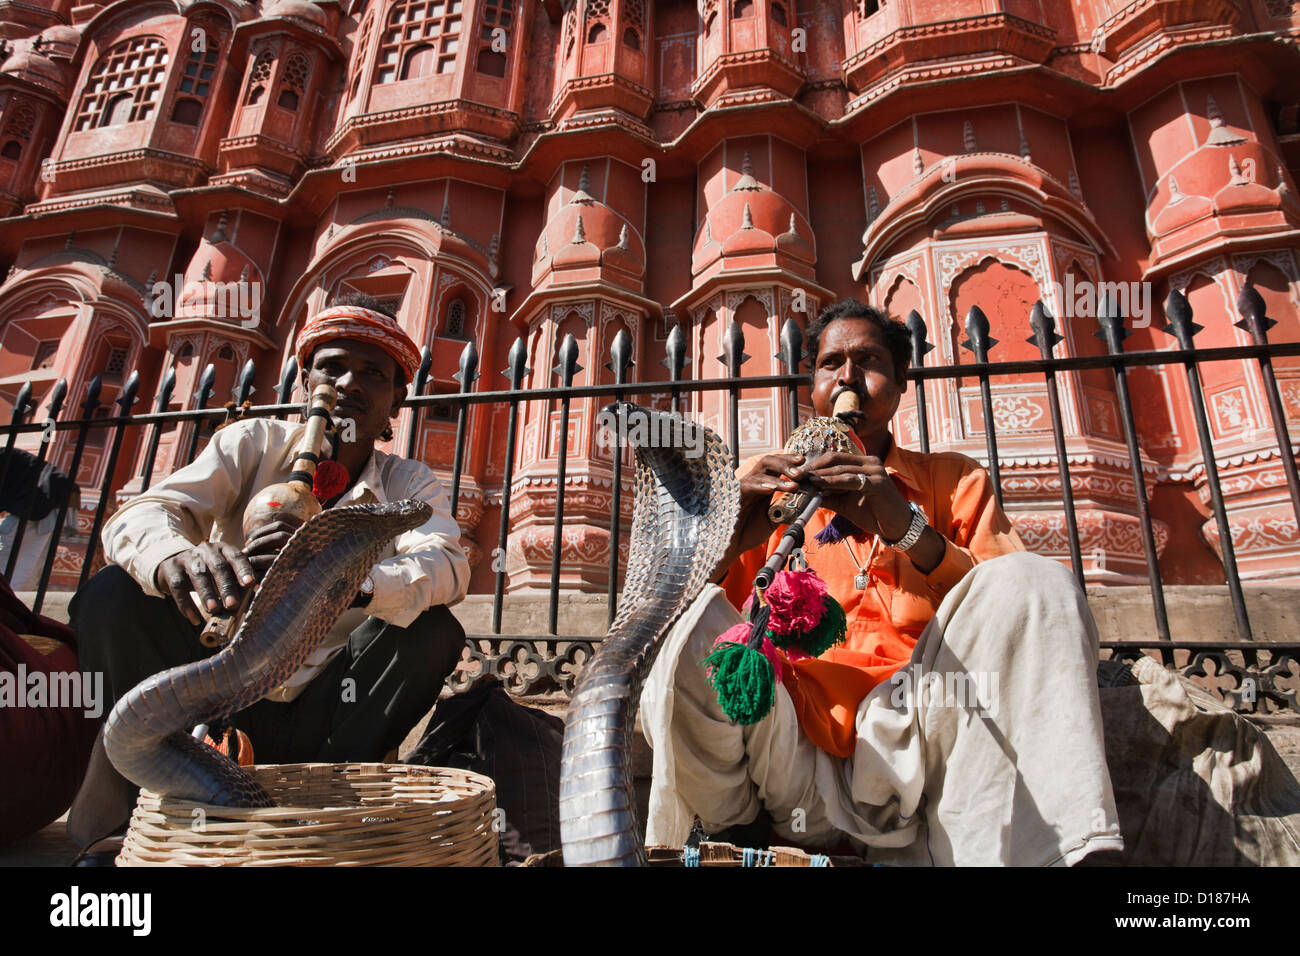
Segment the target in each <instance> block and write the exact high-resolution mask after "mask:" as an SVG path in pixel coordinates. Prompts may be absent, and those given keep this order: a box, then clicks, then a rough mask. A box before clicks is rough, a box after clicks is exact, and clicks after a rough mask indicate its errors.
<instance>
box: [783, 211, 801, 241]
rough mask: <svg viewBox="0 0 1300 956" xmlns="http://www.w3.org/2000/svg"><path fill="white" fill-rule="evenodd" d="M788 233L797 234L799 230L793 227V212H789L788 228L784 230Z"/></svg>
mask: <svg viewBox="0 0 1300 956" xmlns="http://www.w3.org/2000/svg"><path fill="white" fill-rule="evenodd" d="M786 232H788V233H789V234H790V235H792V236H797V235H799V230H798V229H796V228H795V227H794V213H790V228H789V229H787V230H786Z"/></svg>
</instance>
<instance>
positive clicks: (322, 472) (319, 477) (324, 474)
mask: <svg viewBox="0 0 1300 956" xmlns="http://www.w3.org/2000/svg"><path fill="white" fill-rule="evenodd" d="M351 480H352V477H351V475H349V474H348V470H347V469H346V468H344V467H343V466H342V465H340V464H339V463H338V462H337V461H328V460H327V461H322V462H321V463H320V464H319V465H317V466H316V477H315V478H314V479H312V483H311V493H312V494H314V495H315V496H316V498H317V500H319V501H320V503H321V504H324V503H325V502H327V501H329V500H330V499H331V498H335V497H337V496H339V495H341V494H343V492H344V491H345V490H346V489H347V487H348V484H349V482H351Z"/></svg>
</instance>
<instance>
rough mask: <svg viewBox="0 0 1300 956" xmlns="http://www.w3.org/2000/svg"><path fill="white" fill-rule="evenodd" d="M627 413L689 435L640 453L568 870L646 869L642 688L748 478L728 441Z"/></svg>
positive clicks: (575, 738)
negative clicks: (637, 726) (639, 771)
mask: <svg viewBox="0 0 1300 956" xmlns="http://www.w3.org/2000/svg"><path fill="white" fill-rule="evenodd" d="M618 407H619V406H617V405H615V406H610V407H609V408H607V409H605V410H604V413H609V412H611V411H612V410H614V409H616V408H618ZM620 414H623V415H626V418H627V419H633V418H634V416H639V415H644V416H647V421H648V422H649V423H651V424H653V425H655V426H663V425H665V424H667V425H669V426H670V427H669V428H662V427H651V428H645V429H638V430H634V431H633V432H632V433H630V434H641V435H651V436H653V435H662V434H672V435H676V434H681V435H682V436H683V440H682V441H681V442H680V443H679V444H678V445H677V446H676V447H672V448H659V447H648V446H645V445H635V446H634V447H635V450H636V470H635V476H634V479H633V481H634V489H635V503H634V506H633V513H632V539H631V542H630V544H629V553H628V562H627V577H626V579H625V583H624V587H623V595H622V599H621V603H620V605H619V611H618V615H617V616H616V617H615V618H614V622H613V624H612V625H611V626H610V628H609V631H608V632H607V633H606V635H605V637H604V639H603V640H602V641H601V642H600V648H599V650H598V651H597V652H596V654H595V655H594V656H593V657H592V658H591V660H590V661H589V662H588V663H587V665H586V667H585V668H584V669H583V671H582V675H581V677H580V678H579V679H578V684H577V686H576V687H575V688H574V693H573V700H572V701H571V703H570V705H569V713H568V717H567V719H566V721H565V729H564V748H563V751H562V755H561V761H560V837H561V840H562V843H563V847H564V862H565V864H566V865H568V866H575V865H583V866H599V865H607V866H636V865H641V864H644V863H645V848H644V846H643V845H642V843H641V840H640V838H639V837H638V835H637V834H638V828H637V820H636V808H635V803H634V800H633V795H632V768H631V763H630V760H631V736H632V729H633V721H634V718H635V715H636V707H637V700H638V698H639V696H640V692H641V685H642V683H643V682H644V680H645V677H646V675H647V674H648V673H649V671H650V668H651V666H652V665H653V664H654V660H655V656H656V654H657V653H658V651H659V647H660V644H661V643H662V639H663V636H664V634H665V633H666V632H667V631H668V629H669V627H671V625H672V624H673V622H674V621H676V619H677V618H678V617H679V616H680V615H681V614H682V612H683V611H685V610H686V608H687V607H688V606H689V605H690V604H691V602H692V601H694V600H695V598H696V597H697V596H698V595H699V593H700V591H701V590H702V589H703V587H704V585H705V583H706V582H707V580H708V576H709V574H710V572H712V571H713V569H714V567H715V566H716V565H717V563H718V561H719V560H721V558H722V556H723V554H724V553H725V552H726V550H727V545H728V544H729V542H730V540H731V534H732V530H733V529H734V527H735V523H736V518H737V515H738V514H739V510H740V483H739V481H738V480H737V479H736V475H735V471H734V465H733V462H732V460H731V455H730V453H729V452H728V451H727V449H726V447H725V445H724V444H723V442H722V440H721V439H720V438H719V437H718V436H717V434H715V433H714V432H713V431H712V430H710V429H709V428H707V427H705V426H703V425H699V424H697V423H695V422H690V421H682V420H681V419H680V418H679V417H678V416H675V415H674V416H669V415H668V414H667V413H665V412H659V411H655V410H653V409H647V408H641V407H639V406H636V405H629V404H623V405H622V411H621V412H620ZM665 420H667V421H665ZM679 427H680V428H681V429H682V430H681V431H675V430H674V429H677V428H679ZM697 430H698V431H697ZM701 438H702V441H701ZM701 447H703V449H704V453H703V454H702V455H697V454H696V452H697V451H698V450H699V449H700V448H701ZM688 449H689V450H690V451H691V453H692V455H693V456H694V457H688V456H687V454H686V451H687V450H688Z"/></svg>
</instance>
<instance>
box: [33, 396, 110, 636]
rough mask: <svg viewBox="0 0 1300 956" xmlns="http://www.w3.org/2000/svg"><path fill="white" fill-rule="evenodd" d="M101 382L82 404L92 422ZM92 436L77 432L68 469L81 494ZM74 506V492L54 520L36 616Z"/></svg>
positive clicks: (84, 428) (84, 414)
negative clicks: (79, 481) (79, 480)
mask: <svg viewBox="0 0 1300 956" xmlns="http://www.w3.org/2000/svg"><path fill="white" fill-rule="evenodd" d="M100 387H101V381H100V378H99V376H98V375H96V376H95V377H94V378H93V379H91V380H90V384H89V385H88V386H87V387H86V400H85V401H84V402H82V404H81V416H82V418H84V419H87V420H90V419H92V418H93V416H94V413H95V409H96V408H98V407H99V404H100V403H99V390H100ZM89 434H90V428H89V426H88V425H83V426H82V427H81V429H80V430H79V431H78V432H77V443H76V445H75V446H74V447H73V449H72V464H71V465H70V466H69V468H68V477H69V478H71V479H72V483H73V488H74V489H75V490H77V491H78V493H79V492H80V486H79V485H77V472H78V471H80V470H81V457H82V455H83V454H84V453H85V451H86V438H87V436H88V435H89ZM71 504H72V491H69V492H68V495H67V497H66V498H64V499H63V502H62V503H61V504H60V505H59V510H58V515H57V517H56V518H55V519H54V527H53V529H52V530H51V532H50V545H49V547H48V548H47V549H46V551H45V566H44V567H43V568H42V569H41V580H40V583H39V584H37V586H36V599H35V600H34V601H33V602H32V611H33V612H34V613H36V614H39V613H41V607H42V606H43V605H44V604H45V592H46V590H47V589H48V588H49V586H50V575H51V574H53V573H54V559H55V557H57V555H58V553H59V539H60V538H62V537H63V523H64V522H65V521H66V520H67V518H68V508H69V506H70V505H71Z"/></svg>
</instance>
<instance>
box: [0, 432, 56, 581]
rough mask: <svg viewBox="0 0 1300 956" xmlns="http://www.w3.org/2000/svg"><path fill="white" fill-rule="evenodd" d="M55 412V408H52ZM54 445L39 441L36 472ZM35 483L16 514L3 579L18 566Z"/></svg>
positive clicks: (35, 486)
mask: <svg viewBox="0 0 1300 956" xmlns="http://www.w3.org/2000/svg"><path fill="white" fill-rule="evenodd" d="M54 411H55V413H56V414H57V411H58V410H57V409H55V410H54ZM53 446H54V439H53V438H51V439H50V440H49V441H42V442H41V449H40V451H39V452H38V453H37V455H36V473H37V474H38V475H39V474H40V472H41V468H42V467H43V466H44V465H45V461H46V458H47V457H48V456H49V453H50V449H51V448H52V447H53ZM36 491H37V483H36V482H32V486H31V487H30V488H28V489H27V501H26V502H25V503H24V505H23V513H22V514H21V515H19V516H18V527H17V528H15V529H14V540H13V545H12V550H11V551H10V552H9V558H8V560H7V561H5V580H7V581H12V580H13V579H14V568H16V567H17V566H18V551H19V549H20V548H21V547H22V544H23V536H24V535H25V534H26V533H27V522H28V518H27V515H29V514H31V511H32V505H33V504H35V502H36Z"/></svg>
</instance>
